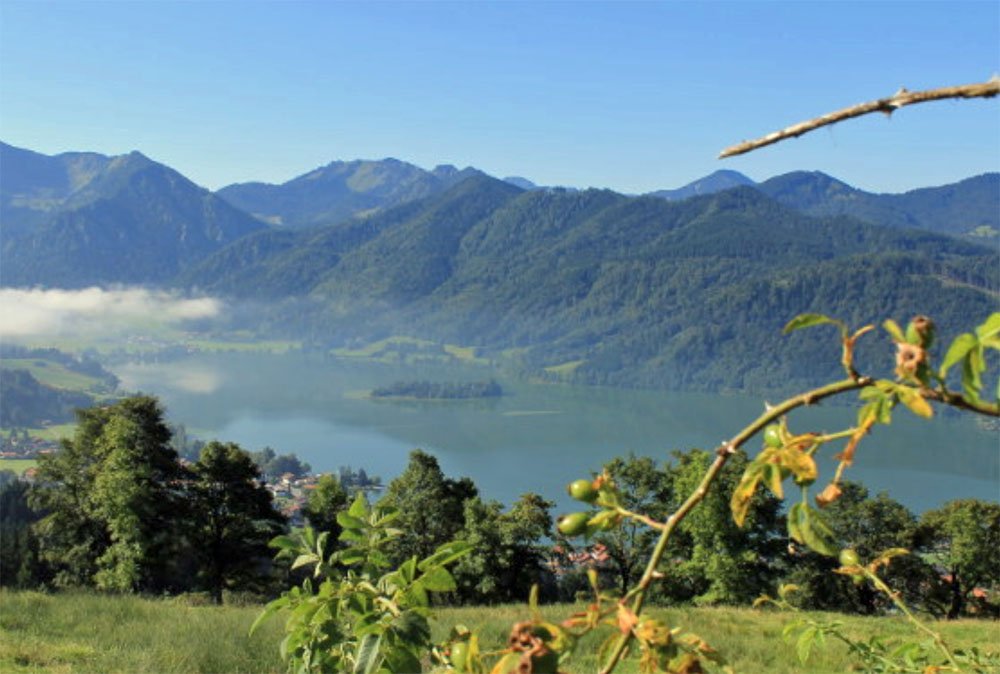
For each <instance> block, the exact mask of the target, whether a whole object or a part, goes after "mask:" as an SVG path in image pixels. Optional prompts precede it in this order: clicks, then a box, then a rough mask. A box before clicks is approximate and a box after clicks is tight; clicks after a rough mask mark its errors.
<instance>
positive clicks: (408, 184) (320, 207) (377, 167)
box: [218, 159, 479, 228]
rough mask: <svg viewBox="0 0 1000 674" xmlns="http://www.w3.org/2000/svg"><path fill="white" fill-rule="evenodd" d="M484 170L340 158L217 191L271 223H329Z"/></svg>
mask: <svg viewBox="0 0 1000 674" xmlns="http://www.w3.org/2000/svg"><path fill="white" fill-rule="evenodd" d="M477 173H479V171H477V170H476V169H472V168H466V169H458V168H456V167H454V166H451V165H447V164H444V165H441V166H437V167H436V168H434V169H433V170H431V171H425V170H424V169H421V168H419V167H417V166H414V165H413V164H408V163H406V162H402V161H399V160H398V159H383V160H380V161H362V160H359V161H351V162H342V161H335V162H331V163H329V164H327V165H326V166H323V167H320V168H317V169H315V170H313V171H310V172H309V173H306V174H304V175H301V176H299V177H297V178H294V179H292V180H289V181H288V182H286V183H283V184H281V185H273V184H269V183H239V184H235V185H229V186H228V187H223V188H222V189H221V190H219V191H218V195H219V196H221V197H222V198H223V199H225V200H226V201H228V202H229V203H230V204H232V205H233V206H236V207H237V208H241V209H243V210H245V211H247V212H248V213H252V214H253V215H254V216H255V217H257V218H259V219H261V220H263V221H264V222H267V223H269V224H272V225H281V226H285V227H293V228H294V227H312V226H317V225H329V224H333V223H335V222H337V221H339V220H343V219H345V218H348V217H351V216H353V215H365V214H371V213H375V212H377V211H379V210H383V209H385V208H389V207H392V206H397V205H399V204H402V203H405V202H407V201H413V200H414V199H420V198H423V197H427V196H430V195H432V194H436V193H438V192H441V191H443V190H445V189H447V188H448V187H450V186H452V185H454V184H456V183H458V182H461V181H462V180H464V179H465V178H468V177H469V176H471V175H474V174H477Z"/></svg>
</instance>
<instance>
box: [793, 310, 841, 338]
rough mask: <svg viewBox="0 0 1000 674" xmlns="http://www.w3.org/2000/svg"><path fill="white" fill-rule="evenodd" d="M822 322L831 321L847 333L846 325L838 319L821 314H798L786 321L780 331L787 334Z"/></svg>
mask: <svg viewBox="0 0 1000 674" xmlns="http://www.w3.org/2000/svg"><path fill="white" fill-rule="evenodd" d="M824 323H832V324H833V325H836V326H838V327H840V331H841V332H842V333H844V336H846V335H847V326H845V325H844V324H843V322H841V321H838V320H837V319H835V318H830V317H829V316H824V315H823V314H799V315H798V316H796V317H795V318H793V319H792V320H790V321H788V323H787V324H786V325H785V328H784V329H783V330H782V331H781V332H782V334H784V335H787V334H788V333H789V332H792V331H794V330H801V329H802V328H811V327H812V326H814V325H823V324H824Z"/></svg>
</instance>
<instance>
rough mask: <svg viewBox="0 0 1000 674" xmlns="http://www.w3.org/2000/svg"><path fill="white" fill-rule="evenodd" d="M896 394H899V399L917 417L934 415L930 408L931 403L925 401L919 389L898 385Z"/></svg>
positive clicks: (926, 417) (928, 417) (927, 417)
mask: <svg viewBox="0 0 1000 674" xmlns="http://www.w3.org/2000/svg"><path fill="white" fill-rule="evenodd" d="M896 394H897V395H898V396H899V401H900V402H901V403H903V404H904V405H906V406H907V407H908V408H909V409H910V411H911V412H913V413H914V414H916V415H917V416H918V417H923V418H924V419H930V418H931V417H932V416H934V410H933V409H931V404H930V403H929V402H927V400H926V399H925V398H924V397H923V396H922V395H920V391H918V390H917V389H915V388H910V387H909V386H899V387H897V388H896Z"/></svg>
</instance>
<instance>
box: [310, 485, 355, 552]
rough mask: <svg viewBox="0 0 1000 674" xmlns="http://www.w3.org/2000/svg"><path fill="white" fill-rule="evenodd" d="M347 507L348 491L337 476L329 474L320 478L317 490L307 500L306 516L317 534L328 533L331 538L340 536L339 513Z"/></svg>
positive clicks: (334, 538)
mask: <svg viewBox="0 0 1000 674" xmlns="http://www.w3.org/2000/svg"><path fill="white" fill-rule="evenodd" d="M346 507H347V491H345V490H344V487H343V486H342V485H341V484H340V480H338V479H337V476H336V475H332V474H330V473H327V474H326V475H323V476H322V477H320V478H319V481H318V482H317V483H316V489H314V490H313V492H312V493H311V494H309V498H308V499H307V500H306V507H305V515H306V519H307V520H308V521H309V526H311V527H312V528H313V529H315V530H316V531H317V532H321V531H328V532H330V538H331V539H332V540H336V539H337V537H338V536H340V524H338V522H337V513H338V512H340V511H341V510H344V509H345V508H346Z"/></svg>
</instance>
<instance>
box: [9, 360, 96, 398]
mask: <svg viewBox="0 0 1000 674" xmlns="http://www.w3.org/2000/svg"><path fill="white" fill-rule="evenodd" d="M3 366H4V369H9V370H27V371H28V372H30V373H31V376H33V377H34V378H35V379H37V380H38V381H40V382H41V383H43V384H45V385H46V386H51V387H53V388H61V389H65V390H67V391H84V392H88V391H92V390H93V389H94V388H96V387H98V386H100V385H101V380H100V379H98V378H97V377H90V376H87V375H85V374H80V373H79V372H73V371H72V370H68V369H66V367H65V366H63V365H61V364H59V363H57V362H55V361H51V360H43V359H38V358H5V359H4V361H3Z"/></svg>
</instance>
